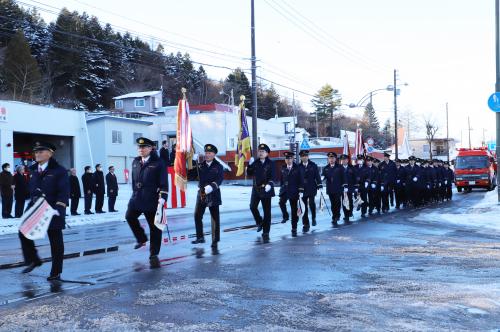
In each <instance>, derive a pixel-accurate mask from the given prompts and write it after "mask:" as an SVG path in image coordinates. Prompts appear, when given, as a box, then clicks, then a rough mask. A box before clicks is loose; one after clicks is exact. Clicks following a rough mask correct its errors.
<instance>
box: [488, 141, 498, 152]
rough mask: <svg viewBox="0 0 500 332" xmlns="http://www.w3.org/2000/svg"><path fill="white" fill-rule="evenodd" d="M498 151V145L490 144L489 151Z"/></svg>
mask: <svg viewBox="0 0 500 332" xmlns="http://www.w3.org/2000/svg"><path fill="white" fill-rule="evenodd" d="M496 149H497V143H493V142H489V143H488V150H490V151H495V150H496Z"/></svg>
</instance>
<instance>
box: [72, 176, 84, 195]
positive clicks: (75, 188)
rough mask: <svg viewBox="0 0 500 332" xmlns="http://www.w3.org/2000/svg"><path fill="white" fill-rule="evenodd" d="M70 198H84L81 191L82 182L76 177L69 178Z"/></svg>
mask: <svg viewBox="0 0 500 332" xmlns="http://www.w3.org/2000/svg"><path fill="white" fill-rule="evenodd" d="M69 196H70V197H71V198H80V197H82V192H81V190H80V181H78V177H77V176H76V175H70V176H69Z"/></svg>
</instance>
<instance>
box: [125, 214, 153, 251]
mask: <svg viewBox="0 0 500 332" xmlns="http://www.w3.org/2000/svg"><path fill="white" fill-rule="evenodd" d="M143 213H144V217H146V221H147V222H148V226H149V234H150V236H151V241H149V253H150V255H151V256H156V255H158V254H159V253H160V247H161V236H162V231H161V230H160V229H159V228H158V227H156V226H155V214H156V211H147V212H143V211H137V210H131V209H130V208H129V209H128V210H127V212H126V213H125V219H126V220H127V222H128V225H129V226H130V229H131V230H132V233H134V236H135V239H136V240H137V243H145V242H147V241H148V237H147V236H146V233H145V232H144V228H142V227H141V224H140V223H139V216H140V215H141V214H143Z"/></svg>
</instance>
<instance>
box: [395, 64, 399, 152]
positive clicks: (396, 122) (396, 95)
mask: <svg viewBox="0 0 500 332" xmlns="http://www.w3.org/2000/svg"><path fill="white" fill-rule="evenodd" d="M397 75H398V71H397V69H394V152H395V154H396V155H395V157H394V160H396V159H398V101H397V100H398V88H397V80H398V79H397Z"/></svg>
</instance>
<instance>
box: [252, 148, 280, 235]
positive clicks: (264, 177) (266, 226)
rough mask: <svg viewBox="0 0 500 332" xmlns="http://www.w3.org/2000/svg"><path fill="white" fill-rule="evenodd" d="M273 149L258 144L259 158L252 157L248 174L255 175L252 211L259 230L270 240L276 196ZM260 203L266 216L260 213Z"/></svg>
mask: <svg viewBox="0 0 500 332" xmlns="http://www.w3.org/2000/svg"><path fill="white" fill-rule="evenodd" d="M270 152H271V149H269V147H268V146H267V145H266V144H259V146H258V156H259V159H258V160H254V158H253V157H252V158H250V161H249V163H248V167H247V174H248V175H250V176H253V186H252V196H251V198H250V211H251V212H252V215H253V217H254V219H255V223H256V225H257V232H260V231H262V238H263V239H264V240H265V241H268V240H269V232H270V231H271V198H272V197H274V182H273V180H274V162H273V161H272V160H271V159H269V153H270ZM259 203H261V204H262V210H263V213H264V217H262V216H261V215H260V213H259V209H258V206H259Z"/></svg>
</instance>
